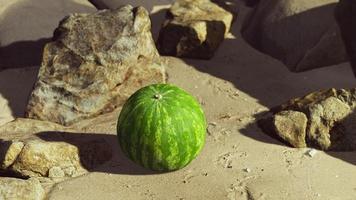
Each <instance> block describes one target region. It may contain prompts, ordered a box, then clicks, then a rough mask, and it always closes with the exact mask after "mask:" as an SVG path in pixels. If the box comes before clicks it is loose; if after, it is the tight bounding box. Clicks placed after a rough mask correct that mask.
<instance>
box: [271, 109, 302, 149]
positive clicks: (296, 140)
mask: <svg viewBox="0 0 356 200" xmlns="http://www.w3.org/2000/svg"><path fill="white" fill-rule="evenodd" d="M307 122H308V119H307V117H306V115H305V114H304V113H302V112H298V111H291V110H287V111H282V112H279V113H277V114H275V115H274V119H273V125H274V128H275V130H276V133H277V134H278V136H280V137H281V138H283V140H285V141H287V142H288V143H289V144H291V145H292V146H293V147H298V148H303V147H306V143H305V135H306V128H307Z"/></svg>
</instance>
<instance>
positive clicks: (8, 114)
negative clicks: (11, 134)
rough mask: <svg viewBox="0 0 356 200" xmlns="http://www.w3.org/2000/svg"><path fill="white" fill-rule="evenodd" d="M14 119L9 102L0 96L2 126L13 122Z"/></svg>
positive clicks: (0, 123)
mask: <svg viewBox="0 0 356 200" xmlns="http://www.w3.org/2000/svg"><path fill="white" fill-rule="evenodd" d="M14 119H15V118H14V116H13V114H12V111H11V108H10V106H9V103H8V101H7V100H6V99H5V98H4V97H2V95H1V94H0V126H2V125H4V124H6V123H8V122H11V121H13V120H14Z"/></svg>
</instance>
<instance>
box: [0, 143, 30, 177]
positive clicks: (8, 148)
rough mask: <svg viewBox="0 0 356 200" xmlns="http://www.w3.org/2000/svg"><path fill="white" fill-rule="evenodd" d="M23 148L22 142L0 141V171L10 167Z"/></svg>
mask: <svg viewBox="0 0 356 200" xmlns="http://www.w3.org/2000/svg"><path fill="white" fill-rule="evenodd" d="M23 147H24V144H23V142H19V141H1V140H0V161H1V162H0V169H1V170H6V169H7V168H8V167H10V166H11V165H12V164H13V163H14V162H15V160H16V159H17V156H18V155H19V154H20V152H21V150H22V148H23Z"/></svg>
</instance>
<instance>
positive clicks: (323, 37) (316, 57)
mask: <svg viewBox="0 0 356 200" xmlns="http://www.w3.org/2000/svg"><path fill="white" fill-rule="evenodd" d="M337 2H338V0H265V1H261V2H260V3H259V4H258V6H256V7H255V9H254V10H253V12H252V13H251V14H250V17H248V18H247V20H246V21H245V23H244V25H243V28H242V36H243V37H244V38H245V39H246V40H247V41H248V42H249V43H250V44H251V45H252V46H253V47H255V48H256V49H258V50H259V51H261V52H263V53H266V54H268V55H271V56H272V57H274V58H276V59H279V60H281V61H282V62H283V63H284V64H285V65H286V66H287V67H288V68H289V70H291V71H294V72H300V71H305V70H310V69H314V68H317V67H323V66H329V65H333V64H338V63H341V62H344V61H347V53H346V51H345V46H344V44H343V41H342V38H341V34H340V31H339V28H338V25H337V23H336V20H335V17H334V9H335V6H336V3H337Z"/></svg>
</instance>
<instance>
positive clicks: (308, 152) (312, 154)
mask: <svg viewBox="0 0 356 200" xmlns="http://www.w3.org/2000/svg"><path fill="white" fill-rule="evenodd" d="M317 153H318V151H317V150H315V149H309V150H308V151H307V152H306V153H305V154H306V155H308V156H309V157H311V158H312V157H314V156H315V155H316V154H317Z"/></svg>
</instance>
